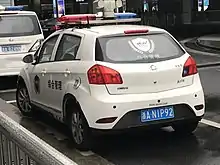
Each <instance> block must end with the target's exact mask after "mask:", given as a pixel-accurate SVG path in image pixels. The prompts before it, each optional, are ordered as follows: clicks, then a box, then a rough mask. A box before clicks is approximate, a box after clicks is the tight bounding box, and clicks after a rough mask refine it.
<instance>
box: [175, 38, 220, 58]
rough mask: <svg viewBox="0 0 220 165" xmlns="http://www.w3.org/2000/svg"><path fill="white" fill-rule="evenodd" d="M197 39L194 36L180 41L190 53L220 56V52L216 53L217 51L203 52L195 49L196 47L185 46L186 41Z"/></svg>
mask: <svg viewBox="0 0 220 165" xmlns="http://www.w3.org/2000/svg"><path fill="white" fill-rule="evenodd" d="M193 39H195V37H194V38H188V39H185V40H182V41H179V42H180V44H181V45H182V46H183V48H184V49H185V50H186V51H187V52H189V53H195V54H201V55H204V56H215V57H220V54H216V53H210V52H203V51H198V50H194V49H191V48H188V47H187V46H185V43H186V42H188V41H190V40H193Z"/></svg>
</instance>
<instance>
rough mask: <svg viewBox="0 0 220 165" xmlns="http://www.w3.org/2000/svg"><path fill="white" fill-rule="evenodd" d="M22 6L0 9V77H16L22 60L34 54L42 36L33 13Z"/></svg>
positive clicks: (22, 64)
mask: <svg viewBox="0 0 220 165" xmlns="http://www.w3.org/2000/svg"><path fill="white" fill-rule="evenodd" d="M22 10H23V6H9V7H3V6H1V7H0V27H1V28H0V64H1V65H0V76H16V75H18V74H19V71H20V69H21V68H22V67H23V66H24V65H25V63H24V62H23V61H22V58H23V57H24V56H25V55H27V54H30V53H34V52H35V51H36V50H37V48H38V47H39V46H40V43H41V42H42V41H43V39H44V36H43V32H42V29H41V26H40V22H39V20H38V18H37V15H36V13H35V12H32V11H22Z"/></svg>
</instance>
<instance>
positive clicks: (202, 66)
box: [197, 62, 220, 68]
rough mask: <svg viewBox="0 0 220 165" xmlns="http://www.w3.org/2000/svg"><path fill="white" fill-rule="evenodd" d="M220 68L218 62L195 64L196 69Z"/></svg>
mask: <svg viewBox="0 0 220 165" xmlns="http://www.w3.org/2000/svg"><path fill="white" fill-rule="evenodd" d="M214 66H220V62H209V63H205V64H197V68H206V67H214Z"/></svg>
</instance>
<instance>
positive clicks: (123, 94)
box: [16, 16, 205, 149]
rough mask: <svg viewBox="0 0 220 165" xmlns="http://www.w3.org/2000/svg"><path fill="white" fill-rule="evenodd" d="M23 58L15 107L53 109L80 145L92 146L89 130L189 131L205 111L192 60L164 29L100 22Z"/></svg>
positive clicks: (59, 34) (63, 34) (65, 33)
mask: <svg viewBox="0 0 220 165" xmlns="http://www.w3.org/2000/svg"><path fill="white" fill-rule="evenodd" d="M79 17H80V16H79ZM132 19H133V18H132ZM132 19H131V20H132ZM95 21H96V20H90V23H91V24H92V22H95ZM108 21H109V22H111V21H112V20H107V21H106V22H108ZM118 21H119V22H120V21H121V22H123V21H124V20H116V21H115V22H118ZM126 21H128V20H125V22H126ZM98 22H99V23H101V22H102V23H104V22H105V21H97V23H98ZM112 22H114V20H113V21H112ZM81 23H83V21H82V22H81ZM23 61H24V62H26V63H28V65H27V66H26V67H24V68H23V69H22V70H21V72H20V75H19V78H18V84H17V93H16V99H17V104H18V107H19V109H20V111H21V112H22V113H23V114H24V115H28V116H30V115H33V112H34V111H35V110H38V109H39V108H40V109H43V110H45V111H48V112H50V113H51V114H53V116H54V117H55V118H56V119H58V120H60V121H61V122H63V123H65V124H67V125H68V126H69V128H70V129H71V131H72V135H73V139H74V142H75V144H76V146H77V148H79V149H87V147H88V146H89V145H90V143H91V137H92V136H91V129H98V130H121V129H126V128H135V127H148V126H151V125H160V126H161V127H163V126H172V127H173V128H174V130H176V131H179V132H181V133H191V132H193V131H194V130H195V129H196V127H197V125H198V122H199V121H200V120H201V118H202V117H203V115H204V110H205V103H204V94H203V88H202V86H201V83H200V77H199V74H198V71H197V67H196V62H195V60H194V59H193V58H192V57H191V56H190V55H189V54H188V53H187V52H186V51H185V50H184V49H183V47H182V46H181V45H180V44H179V43H178V42H177V41H176V40H175V39H174V38H173V37H172V36H171V35H170V34H169V33H168V32H167V31H165V30H163V29H159V28H155V27H149V26H140V25H105V26H93V27H90V28H89V27H88V28H73V29H72V28H71V29H66V30H59V31H56V32H55V33H53V34H52V35H50V36H49V37H48V38H47V39H46V40H45V41H44V43H43V44H42V46H41V47H40V49H38V51H37V52H36V54H35V58H33V56H32V55H27V56H26V57H24V59H23Z"/></svg>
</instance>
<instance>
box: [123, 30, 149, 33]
mask: <svg viewBox="0 0 220 165" xmlns="http://www.w3.org/2000/svg"><path fill="white" fill-rule="evenodd" d="M148 31H149V30H148V29H139V30H125V31H124V33H125V34H136V33H148Z"/></svg>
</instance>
